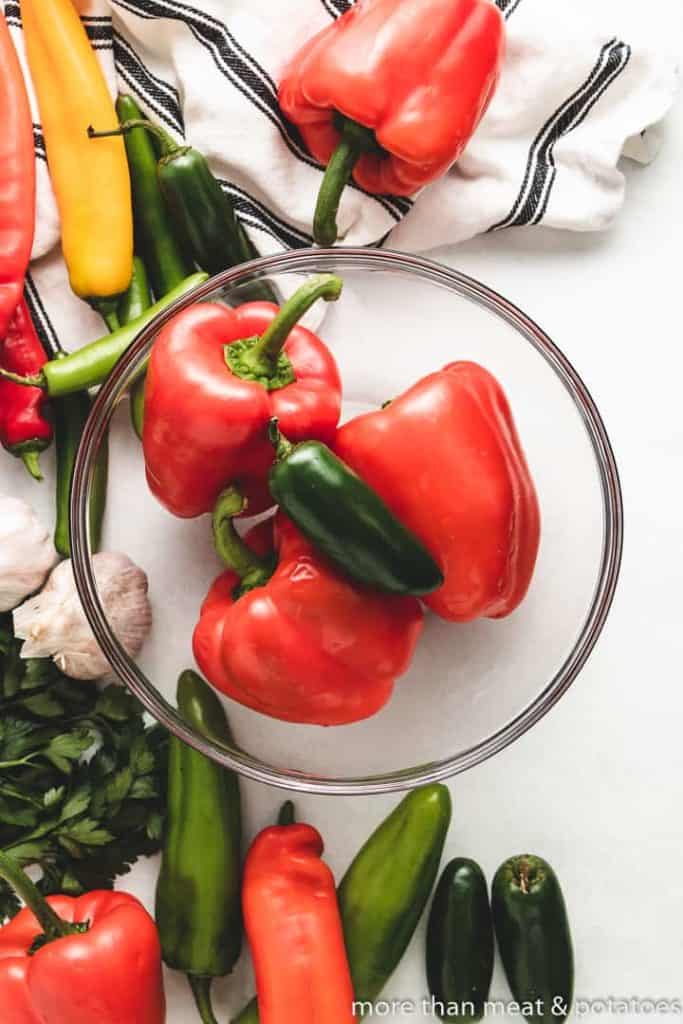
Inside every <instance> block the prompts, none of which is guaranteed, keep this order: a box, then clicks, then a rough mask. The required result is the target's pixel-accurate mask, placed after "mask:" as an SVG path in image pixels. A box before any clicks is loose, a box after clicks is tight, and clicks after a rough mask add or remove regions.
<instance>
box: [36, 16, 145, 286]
mask: <svg viewBox="0 0 683 1024" xmlns="http://www.w3.org/2000/svg"><path fill="white" fill-rule="evenodd" d="M21 14H22V20H23V24H24V38H25V41H26V53H27V57H28V64H29V69H30V72H31V79H32V81H33V86H34V89H35V93H36V97H37V100H38V106H39V108H40V119H41V122H42V126H43V134H44V137H45V149H46V152H47V162H48V168H49V171H50V178H51V180H52V185H53V188H54V191H55V195H56V197H57V205H58V207H59V216H60V220H61V227H62V249H63V252H64V259H65V261H66V265H67V268H68V271H69V280H70V282H71V287H72V289H73V290H74V292H75V293H76V295H79V296H80V297H81V298H83V299H88V300H93V301H95V302H96V301H97V300H98V299H106V298H109V297H112V296H115V295H118V294H119V293H120V292H123V291H125V290H126V288H127V287H128V285H129V284H130V279H131V275H132V268H133V214H132V206H131V191H130V177H129V174H128V164H127V161H126V151H125V146H124V142H123V139H121V138H108V139H98V140H97V141H94V140H91V139H90V138H88V127H89V126H90V125H94V127H95V128H97V129H112V128H116V127H117V126H118V118H117V116H116V110H115V109H114V103H113V100H112V98H111V96H110V94H109V89H108V87H107V83H106V80H105V77H104V74H103V72H102V69H101V67H100V65H99V62H98V60H97V57H96V56H95V52H94V50H93V49H92V47H91V45H90V42H89V40H88V37H87V35H86V32H85V29H84V27H83V24H82V22H81V19H80V17H79V16H78V13H77V11H76V8H75V7H74V5H73V3H72V2H71V0H21Z"/></svg>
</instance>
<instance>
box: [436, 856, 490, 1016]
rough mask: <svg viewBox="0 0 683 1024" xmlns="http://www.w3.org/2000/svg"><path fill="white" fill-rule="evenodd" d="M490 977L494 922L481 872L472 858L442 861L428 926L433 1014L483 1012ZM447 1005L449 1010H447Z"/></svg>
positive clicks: (460, 1014)
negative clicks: (444, 863)
mask: <svg viewBox="0 0 683 1024" xmlns="http://www.w3.org/2000/svg"><path fill="white" fill-rule="evenodd" d="M492 975H493V922H492V920H491V907H490V905H489V894H488V888H487V885H486V879H485V878H484V873H483V871H482V870H481V868H480V867H479V865H478V864H476V863H475V862H474V861H473V860H468V859H467V858H466V857H456V858H455V860H452V861H450V863H448V864H447V865H446V867H445V868H444V870H443V873H442V875H441V878H440V879H439V883H438V885H437V887H436V892H435V893H434V900H433V902H432V907H431V910H430V912H429V922H428V925H427V981H428V984H429V992H430V994H431V996H432V1006H433V1007H434V1012H435V1013H436V1014H437V1015H438V1016H439V1017H441V1018H442V1020H451V1019H452V1018H453V1016H454V1012H457V1016H458V1018H459V1019H461V1020H466V1021H477V1020H481V1019H482V1017H483V1016H484V1012H485V1007H486V1001H487V999H488V996H489V989H490V987H491V977H492ZM449 1007H450V1008H451V1009H450V1012H449Z"/></svg>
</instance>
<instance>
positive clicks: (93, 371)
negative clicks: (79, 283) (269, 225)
mask: <svg viewBox="0 0 683 1024" xmlns="http://www.w3.org/2000/svg"><path fill="white" fill-rule="evenodd" d="M206 278H207V275H206V274H192V275H190V277H186V278H185V280H184V281H183V282H182V283H181V284H180V285H178V287H177V288H174V290H173V291H172V292H169V293H168V295H164V297H163V298H161V299H159V300H158V301H157V302H155V303H154V305H153V306H150V308H149V309H148V310H147V311H146V312H145V313H143V314H142V316H140V317H138V319H137V320H133V321H132V323H130V324H126V325H124V326H123V327H120V328H119V329H118V330H117V331H114V332H113V333H112V334H107V335H105V336H104V337H103V338H99V339H98V340H97V341H93V342H91V343H90V344H89V345H84V346H83V348H79V349H77V351H75V352H70V353H69V354H68V355H66V356H65V357H64V358H63V359H51V360H49V362H47V363H45V365H44V366H43V368H42V370H41V371H40V373H37V374H35V375H32V376H22V375H20V374H18V373H10V372H9V371H7V370H3V369H2V368H0V378H2V379H4V380H11V381H14V382H15V383H16V384H24V385H26V386H27V387H38V388H42V389H43V390H44V391H46V392H47V393H48V395H50V397H52V398H57V397H59V396H60V395H71V394H73V393H74V392H76V391H83V390H85V389H86V388H91V387H94V386H95V385H97V384H101V383H102V382H103V381H104V380H105V378H106V377H107V376H108V375H109V373H110V372H111V370H113V368H114V366H115V365H116V363H117V362H118V360H119V359H120V358H121V356H122V355H123V353H124V352H125V351H126V349H127V348H129V347H130V345H132V343H133V342H134V341H135V339H136V338H137V336H138V334H139V333H140V331H141V330H142V328H143V327H146V326H147V324H148V323H150V322H151V321H152V320H153V319H154V317H155V316H156V315H157V313H160V312H161V310H162V309H166V307H167V306H170V305H172V303H174V302H175V301H176V300H177V299H180V298H182V296H183V295H185V294H187V293H188V292H191V291H193V290H194V289H195V288H197V287H198V286H199V285H200V284H202V283H203V282H204V281H206Z"/></svg>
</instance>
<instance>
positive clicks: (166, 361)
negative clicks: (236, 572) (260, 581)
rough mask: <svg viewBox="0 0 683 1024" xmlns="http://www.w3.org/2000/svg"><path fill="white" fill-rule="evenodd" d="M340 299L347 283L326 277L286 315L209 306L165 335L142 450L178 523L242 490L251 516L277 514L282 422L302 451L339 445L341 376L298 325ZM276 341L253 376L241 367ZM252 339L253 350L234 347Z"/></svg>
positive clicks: (261, 305) (298, 296)
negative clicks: (315, 443) (312, 443)
mask: <svg viewBox="0 0 683 1024" xmlns="http://www.w3.org/2000/svg"><path fill="white" fill-rule="evenodd" d="M306 289H308V291H306ZM340 290H341V282H340V281H339V279H338V278H334V277H332V276H331V275H320V276H319V277H314V278H310V279H309V281H308V282H307V283H306V284H305V285H303V286H302V288H301V289H300V290H299V292H297V293H295V295H294V296H293V297H292V298H291V299H290V300H288V302H287V303H285V305H284V306H282V307H281V308H280V309H279V310H278V307H277V306H275V305H273V304H271V303H269V302H248V303H245V304H244V305H242V306H238V307H237V308H236V309H229V308H228V307H227V306H224V305H221V304H219V303H217V302H206V303H201V304H197V305H194V306H190V307H189V308H188V309H185V310H183V311H182V312H181V313H179V314H178V316H176V317H174V319H173V320H171V321H170V323H168V324H167V325H166V326H165V327H164V328H163V329H162V331H161V332H160V334H159V336H158V338H157V340H156V341H155V343H154V347H153V349H152V354H151V357H150V363H149V370H148V373H147V384H146V388H145V416H144V429H143V435H142V441H143V451H144V456H145V466H146V470H147V480H148V483H149V486H150V489H151V491H152V493H153V494H154V495H155V496H156V497H157V498H158V499H159V501H160V502H161V503H162V504H163V505H165V506H166V508H168V509H169V510H170V511H171V512H173V513H174V514H175V515H177V516H182V517H192V516H198V515H201V514H202V513H204V512H210V511H211V510H212V509H213V506H214V504H215V502H216V499H217V498H218V495H219V494H220V492H221V491H222V490H223V489H224V488H225V487H227V486H228V485H229V484H234V483H237V484H238V485H239V487H240V489H241V490H242V492H243V493H244V494H245V495H246V497H247V498H248V502H249V506H248V507H249V511H250V512H254V513H255V512H258V511H261V510H263V509H265V508H268V507H269V506H270V505H272V504H273V502H272V499H271V498H270V496H269V494H268V485H267V478H268V471H269V469H270V466H271V464H272V462H273V459H274V451H273V447H272V445H271V443H270V441H269V439H268V425H269V421H270V420H271V418H273V417H277V418H278V420H279V423H280V425H281V427H282V430H283V432H284V433H285V434H286V435H287V437H288V438H290V440H292V441H294V442H297V441H303V440H305V439H307V438H317V439H318V440H321V441H325V442H327V443H329V442H331V441H332V439H333V437H334V432H335V428H336V426H337V422H338V420H339V413H340V408H341V382H340V379H339V371H338V370H337V365H336V363H335V361H334V358H333V356H332V354H331V353H330V351H329V349H328V348H327V347H326V346H325V345H324V344H323V342H322V341H321V340H320V339H319V338H318V337H316V335H314V334H312V333H311V331H308V330H306V328H304V327H299V326H296V325H295V324H296V315H298V314H299V313H300V312H301V311H303V309H305V308H308V306H310V305H311V304H312V302H313V301H314V300H315V299H316V298H318V297H323V298H328V299H335V298H336V297H337V296H338V295H339V292H340ZM292 309H294V314H293V316H289V315H288V310H292ZM278 325H279V326H278ZM267 335H269V336H270V338H271V339H274V340H275V343H276V347H277V351H275V352H274V353H273V356H274V358H273V359H272V361H271V360H269V362H267V363H264V365H263V367H262V370H261V369H259V367H258V366H257V367H256V370H255V371H254V372H252V371H251V369H250V368H249V367H246V366H243V365H241V363H240V360H241V359H242V358H243V357H246V358H248V357H249V356H250V355H251V354H253V352H254V351H255V349H256V346H257V345H258V343H259V341H267V337H266V336H267ZM245 339H246V340H247V342H248V344H247V346H246V348H245V345H238V346H235V343H236V342H240V341H244V340H245ZM249 346H252V347H251V348H250V347H249ZM233 354H234V355H235V357H236V360H235V362H234V363H233V365H228V361H229V360H231V359H232V358H233ZM259 358H261V357H259ZM240 374H244V375H243V376H242V375H240Z"/></svg>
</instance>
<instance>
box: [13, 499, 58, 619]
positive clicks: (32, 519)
mask: <svg viewBox="0 0 683 1024" xmlns="http://www.w3.org/2000/svg"><path fill="white" fill-rule="evenodd" d="M58 557H59V556H58V554H57V552H56V551H55V546H54V544H53V543H52V537H51V536H50V534H49V533H48V532H47V530H46V529H45V527H44V526H43V524H42V523H41V522H40V520H39V519H38V517H37V516H36V514H35V512H34V511H33V509H32V508H31V506H30V505H29V504H28V503H27V502H25V501H22V500H21V499H20V498H10V497H9V495H5V494H3V495H0V612H8V611H10V609H11V608H16V606H17V605H18V604H19V602H20V601H23V600H24V598H25V597H28V595H29V594H33V593H34V591H36V590H38V588H39V587H41V586H42V585H43V582H44V580H45V577H46V576H47V574H48V573H49V571H50V569H51V568H52V566H53V565H54V564H55V562H56V561H57V559H58Z"/></svg>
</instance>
